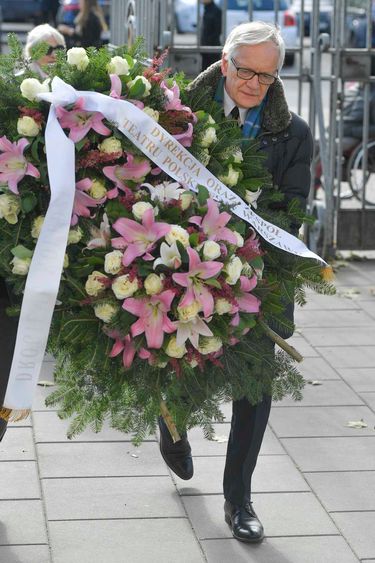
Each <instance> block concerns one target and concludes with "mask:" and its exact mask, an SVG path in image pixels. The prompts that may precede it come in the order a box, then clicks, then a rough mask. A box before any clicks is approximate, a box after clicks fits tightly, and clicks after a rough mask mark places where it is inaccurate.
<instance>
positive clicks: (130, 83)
mask: <svg viewBox="0 0 375 563" xmlns="http://www.w3.org/2000/svg"><path fill="white" fill-rule="evenodd" d="M138 80H140V81H141V82H142V83H143V84H144V86H145V91H144V92H143V94H142V98H146V97H147V96H148V95H149V94H150V90H151V83H150V82H149V81H148V80H147V78H145V77H144V76H136V77H135V78H134V80H130V82H128V83H127V87H128V88H129V90H130V88H131V87H132V86H134V84H136V83H137V82H138Z"/></svg>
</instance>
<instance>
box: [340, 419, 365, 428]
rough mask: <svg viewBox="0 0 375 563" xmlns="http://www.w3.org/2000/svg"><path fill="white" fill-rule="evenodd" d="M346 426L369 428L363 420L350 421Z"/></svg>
mask: <svg viewBox="0 0 375 563" xmlns="http://www.w3.org/2000/svg"><path fill="white" fill-rule="evenodd" d="M345 426H347V427H348V428H367V424H366V423H365V422H364V421H363V418H361V420H349V422H348V423H347V424H345Z"/></svg>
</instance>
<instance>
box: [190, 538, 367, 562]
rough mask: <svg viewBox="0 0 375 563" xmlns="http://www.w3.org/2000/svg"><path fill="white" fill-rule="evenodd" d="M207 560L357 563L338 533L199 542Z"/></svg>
mask: <svg viewBox="0 0 375 563" xmlns="http://www.w3.org/2000/svg"><path fill="white" fill-rule="evenodd" d="M201 544H202V547H203V550H204V552H205V554H206V557H207V561H208V563H228V562H229V561H235V563H339V562H340V563H358V559H357V557H355V555H354V554H353V552H352V551H351V550H350V547H349V546H348V545H347V543H346V542H345V540H344V539H343V538H341V537H340V536H310V537H301V538H298V537H295V538H269V539H268V538H266V539H265V540H264V541H263V543H262V544H260V545H248V544H244V543H242V542H239V541H237V540H235V539H226V540H206V541H202V542H201Z"/></svg>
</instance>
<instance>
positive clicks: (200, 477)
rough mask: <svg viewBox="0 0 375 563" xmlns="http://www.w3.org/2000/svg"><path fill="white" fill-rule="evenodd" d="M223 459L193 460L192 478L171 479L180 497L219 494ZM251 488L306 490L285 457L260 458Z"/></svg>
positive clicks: (257, 489)
mask: <svg viewBox="0 0 375 563" xmlns="http://www.w3.org/2000/svg"><path fill="white" fill-rule="evenodd" d="M224 465H225V458H224V457H222V458H221V457H217V458H215V463H212V458H209V457H198V458H194V477H193V478H192V479H191V480H190V481H188V482H187V481H183V480H182V479H179V477H175V481H176V485H177V487H178V490H179V492H180V494H181V495H202V494H206V495H207V494H219V495H221V494H222V491H223V487H222V481H223V471H224ZM252 489H253V492H254V493H257V492H283V491H288V492H291V491H295V492H296V491H309V490H310V489H309V486H308V485H307V483H306V481H305V480H304V479H303V477H302V476H301V474H300V473H299V471H298V470H297V469H296V467H295V465H294V464H293V462H292V461H291V460H290V459H289V457H288V456H286V455H260V456H259V458H258V463H257V466H256V468H255V471H254V477H253V483H252Z"/></svg>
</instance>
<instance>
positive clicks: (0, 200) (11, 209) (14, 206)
mask: <svg viewBox="0 0 375 563" xmlns="http://www.w3.org/2000/svg"><path fill="white" fill-rule="evenodd" d="M20 211H21V204H20V198H19V197H17V196H16V195H13V194H1V195H0V219H5V221H7V222H8V223H9V224H10V225H15V224H16V223H17V221H18V214H19V212H20Z"/></svg>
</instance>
